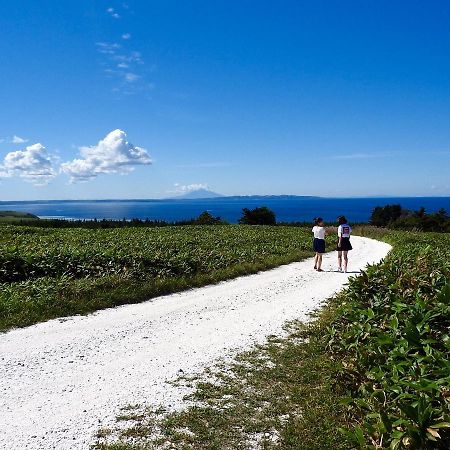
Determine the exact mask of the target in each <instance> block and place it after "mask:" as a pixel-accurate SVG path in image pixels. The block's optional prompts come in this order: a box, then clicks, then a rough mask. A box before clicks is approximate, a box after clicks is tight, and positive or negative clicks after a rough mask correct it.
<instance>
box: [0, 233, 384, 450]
mask: <svg viewBox="0 0 450 450" xmlns="http://www.w3.org/2000/svg"><path fill="white" fill-rule="evenodd" d="M352 244H353V246H354V251H353V252H351V255H350V266H349V270H351V271H353V272H358V271H359V270H360V269H362V268H364V267H365V266H366V265H367V264H368V263H375V262H378V261H379V260H380V259H382V258H383V257H384V256H385V255H386V254H387V253H388V251H389V250H390V246H389V245H388V244H385V243H382V242H379V241H375V240H372V239H367V238H361V237H356V236H355V237H352ZM335 258H336V254H335V252H333V253H331V254H328V255H325V257H324V264H323V268H324V269H325V271H326V272H323V273H317V272H315V271H314V270H312V262H311V261H312V260H311V259H308V260H306V261H302V262H299V263H293V264H289V265H285V266H281V267H278V268H276V269H273V270H269V271H267V272H261V273H259V274H256V275H249V276H245V277H240V278H237V279H234V280H230V281H226V282H222V283H219V284H217V285H213V286H207V287H204V288H198V289H193V290H189V291H186V292H183V293H179V294H172V295H167V296H163V297H158V298H155V299H153V300H150V301H148V302H145V303H140V304H136V305H127V306H122V307H118V308H115V309H107V310H103V311H99V312H97V313H94V314H91V315H88V316H75V317H71V318H69V319H57V320H51V321H48V322H45V323H41V324H37V325H34V326H31V327H28V328H24V329H17V330H12V331H10V332H7V333H4V334H0V393H1V396H0V448H8V449H11V450H12V449H17V450H19V449H20V450H23V449H33V450H35V449H39V450H41V449H45V450H47V449H58V450H66V449H77V450H80V449H88V448H89V446H90V444H92V443H93V442H94V435H95V433H96V431H97V430H98V429H99V428H100V427H103V426H107V425H108V424H111V423H113V421H114V417H115V416H116V415H117V414H118V412H119V408H120V406H124V405H127V404H134V403H141V404H142V402H143V401H145V400H146V401H148V402H151V403H153V404H163V405H165V406H166V407H169V408H177V407H181V404H182V395H183V393H184V392H182V391H181V390H180V388H176V387H174V386H172V385H169V384H167V381H168V380H172V379H174V378H176V377H177V375H179V374H180V370H182V371H183V372H184V373H185V374H187V373H192V372H197V371H199V370H201V369H202V368H203V367H206V366H208V365H210V364H212V363H213V362H214V361H215V360H216V359H217V358H219V357H222V356H224V355H227V354H230V352H231V353H232V352H235V351H236V350H239V349H244V348H248V347H249V346H251V345H252V343H255V342H263V341H264V339H265V337H266V336H268V335H270V334H280V333H281V332H282V326H283V324H284V323H285V322H286V321H287V320H291V319H297V318H299V319H304V320H307V318H308V313H309V312H310V311H311V310H313V309H315V308H317V307H318V306H320V304H321V303H322V302H323V301H324V300H326V299H327V298H329V297H331V296H332V295H333V294H334V293H335V292H337V291H338V290H340V289H341V288H342V286H343V285H344V284H345V283H346V281H347V279H348V277H349V276H351V275H352V273H349V274H342V273H337V272H333V271H332V270H333V269H335V267H336V266H335ZM328 271H329V272H328Z"/></svg>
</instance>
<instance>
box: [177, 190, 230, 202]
mask: <svg viewBox="0 0 450 450" xmlns="http://www.w3.org/2000/svg"><path fill="white" fill-rule="evenodd" d="M219 197H223V195H221V194H218V193H217V192H213V191H209V190H208V189H198V190H196V191H191V192H187V193H186V194H183V195H179V196H178V197H172V199H176V200H195V199H201V198H219Z"/></svg>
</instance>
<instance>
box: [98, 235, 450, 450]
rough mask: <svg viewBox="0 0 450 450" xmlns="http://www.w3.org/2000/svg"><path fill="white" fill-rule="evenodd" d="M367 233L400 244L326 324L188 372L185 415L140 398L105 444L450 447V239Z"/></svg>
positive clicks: (344, 297) (326, 313) (303, 327)
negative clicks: (189, 387)
mask: <svg viewBox="0 0 450 450" xmlns="http://www.w3.org/2000/svg"><path fill="white" fill-rule="evenodd" d="M358 232H359V233H360V234H362V235H365V236H369V237H375V238H378V239H383V240H386V241H387V242H389V243H391V244H392V245H393V250H392V252H391V253H390V255H389V256H388V257H387V258H386V259H385V261H383V262H382V263H381V264H379V265H376V266H372V267H369V268H368V269H367V271H366V272H365V273H363V274H362V276H360V277H358V278H353V279H352V281H351V282H350V284H349V287H348V288H347V289H346V290H345V291H343V292H342V293H340V294H339V295H337V296H336V297H335V298H333V299H332V300H331V301H330V302H329V304H328V306H327V307H326V308H324V309H322V310H321V311H320V312H319V313H318V315H317V317H316V319H315V320H314V321H312V322H310V323H309V324H301V323H298V322H294V323H291V324H289V326H288V333H287V335H286V336H285V337H281V338H280V337H271V338H269V339H268V341H267V343H266V344H265V345H263V346H258V347H256V348H254V349H252V350H251V351H249V352H246V353H243V354H241V355H239V356H238V357H237V358H236V360H235V361H234V362H232V363H224V364H222V365H218V366H217V367H215V368H212V369H210V370H207V371H206V372H205V373H204V374H202V375H200V376H199V377H198V378H195V377H194V378H192V379H187V378H185V379H181V380H180V382H182V383H188V384H189V383H190V384H191V385H192V386H193V387H194V391H193V394H192V395H190V396H189V398H187V400H188V401H189V403H188V404H187V407H186V409H184V410H182V411H179V412H171V413H167V412H165V411H163V410H161V409H158V405H155V408H154V409H151V408H149V407H146V408H144V407H139V405H134V406H129V407H128V408H126V409H125V410H124V412H123V415H122V416H121V417H119V421H118V427H117V429H115V430H100V432H99V439H98V443H97V445H96V448H98V449H102V450H106V449H107V450H125V449H126V450H129V449H133V450H135V449H172V448H173V449H175V448H176V449H186V450H187V449H190V450H193V449H211V450H212V449H253V448H260V449H283V450H284V449H286V450H288V449H292V450H294V449H349V448H364V449H388V448H390V449H448V448H450V362H449V358H448V356H449V350H450V337H449V327H450V236H449V235H446V234H436V233H411V232H391V231H387V230H384V229H377V228H375V227H364V228H361V229H359V230H358ZM142 400H143V403H145V402H147V401H150V402H151V399H142Z"/></svg>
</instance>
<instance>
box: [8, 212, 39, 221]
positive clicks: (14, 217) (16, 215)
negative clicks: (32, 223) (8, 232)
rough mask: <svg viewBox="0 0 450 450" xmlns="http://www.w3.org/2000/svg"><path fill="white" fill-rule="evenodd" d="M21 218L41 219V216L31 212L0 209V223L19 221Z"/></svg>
mask: <svg viewBox="0 0 450 450" xmlns="http://www.w3.org/2000/svg"><path fill="white" fill-rule="evenodd" d="M20 220H39V217H38V216H35V215H34V214H30V213H23V212H17V211H0V223H8V222H17V221H20Z"/></svg>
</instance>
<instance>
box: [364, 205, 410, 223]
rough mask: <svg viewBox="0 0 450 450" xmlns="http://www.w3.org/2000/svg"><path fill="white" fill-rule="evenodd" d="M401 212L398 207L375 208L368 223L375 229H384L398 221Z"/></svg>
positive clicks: (400, 208)
mask: <svg viewBox="0 0 450 450" xmlns="http://www.w3.org/2000/svg"><path fill="white" fill-rule="evenodd" d="M402 212H403V211H402V207H401V206H400V205H386V206H377V207H376V208H375V209H374V210H373V211H372V216H371V217H370V223H371V224H372V225H375V226H376V227H386V226H388V225H389V224H392V223H393V222H395V221H396V220H397V219H399V218H400V217H401V216H402Z"/></svg>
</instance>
